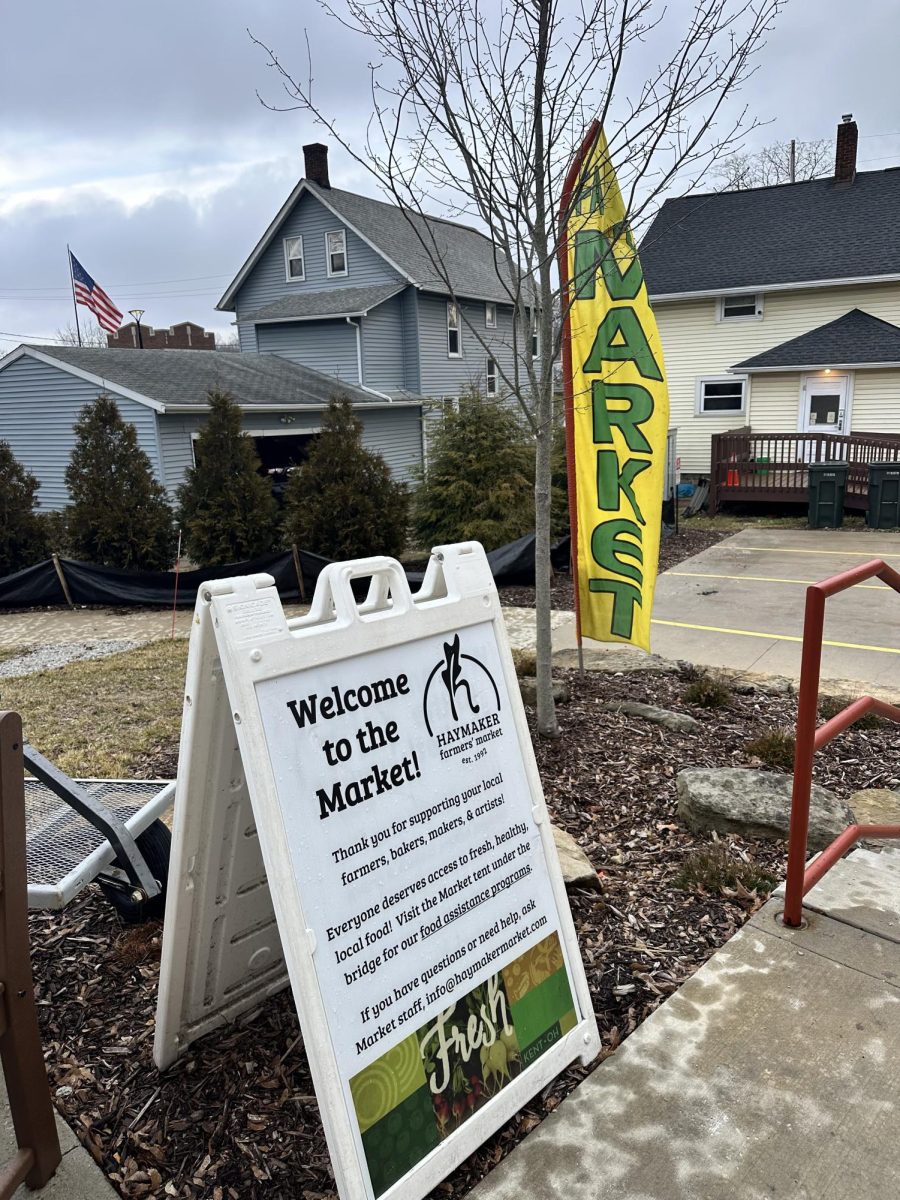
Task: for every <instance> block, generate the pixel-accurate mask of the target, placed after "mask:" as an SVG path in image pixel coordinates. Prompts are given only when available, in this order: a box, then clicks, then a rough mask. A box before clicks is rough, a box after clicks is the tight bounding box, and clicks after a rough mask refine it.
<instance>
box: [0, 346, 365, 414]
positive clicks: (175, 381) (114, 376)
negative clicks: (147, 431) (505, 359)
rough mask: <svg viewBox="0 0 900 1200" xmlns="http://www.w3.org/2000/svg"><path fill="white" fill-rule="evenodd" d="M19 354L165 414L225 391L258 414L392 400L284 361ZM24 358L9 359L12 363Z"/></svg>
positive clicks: (157, 353)
mask: <svg viewBox="0 0 900 1200" xmlns="http://www.w3.org/2000/svg"><path fill="white" fill-rule="evenodd" d="M19 351H20V352H21V353H23V354H30V355H31V356H32V357H34V358H39V359H41V360H42V361H44V362H50V363H53V364H55V365H58V366H59V367H61V368H62V370H64V371H68V372H70V373H71V374H73V375H78V376H79V377H81V378H82V379H88V380H90V381H91V382H92V383H96V384H97V386H98V387H100V388H103V387H108V388H109V389H110V390H111V391H114V392H118V393H119V394H120V395H124V396H127V397H129V398H130V399H133V400H137V401H139V402H141V403H144V404H148V405H149V406H150V407H151V408H155V409H157V410H158V411H160V412H178V411H179V410H180V409H185V408H190V409H197V408H202V407H203V405H205V404H206V403H207V395H208V393H209V392H210V391H213V390H215V389H217V388H218V389H220V390H222V391H227V392H230V393H231V395H232V396H234V398H235V400H236V401H237V402H238V404H240V406H241V407H242V408H250V409H253V408H263V407H265V408H273V409H282V408H296V407H311V408H322V407H324V406H325V405H327V404H328V402H329V401H330V400H331V397H332V396H333V395H335V393H338V392H340V393H346V394H347V395H348V396H349V397H350V399H351V400H352V401H353V402H354V404H377V403H378V402H379V401H383V400H384V397H383V396H379V395H378V394H377V393H374V392H370V391H366V390H365V389H364V388H360V387H359V386H357V385H356V384H353V383H349V382H345V381H344V380H341V379H335V378H334V376H332V375H325V374H323V373H322V372H321V371H314V370H313V369H312V368H311V367H305V366H302V365H301V364H300V363H296V362H292V361H290V360H289V359H286V358H281V357H280V356H279V355H277V354H234V353H228V352H223V351H220V350H102V349H93V348H88V347H80V346H22V347H20V348H19ZM18 353H19V352H16V351H14V352H13V354H12V355H9V356H7V357H8V359H9V360H12V358H13V357H14V356H15V357H18ZM0 365H2V364H0Z"/></svg>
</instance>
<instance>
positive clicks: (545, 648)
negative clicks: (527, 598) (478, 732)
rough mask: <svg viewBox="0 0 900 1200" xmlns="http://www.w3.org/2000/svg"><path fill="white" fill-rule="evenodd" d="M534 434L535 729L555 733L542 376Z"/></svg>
mask: <svg viewBox="0 0 900 1200" xmlns="http://www.w3.org/2000/svg"><path fill="white" fill-rule="evenodd" d="M537 418H538V436H537V444H536V447H535V470H534V530H535V542H534V591H535V597H534V616H535V626H536V651H537V653H536V658H537V722H538V733H539V734H542V735H543V736H544V737H557V736H558V735H559V725H558V723H557V720H556V704H555V703H554V700H553V645H552V641H551V630H550V613H551V599H550V503H551V491H550V484H551V467H552V452H553V391H552V385H549V386H548V384H547V383H545V382H544V381H543V380H542V382H541V386H540V388H539V389H538V403H537Z"/></svg>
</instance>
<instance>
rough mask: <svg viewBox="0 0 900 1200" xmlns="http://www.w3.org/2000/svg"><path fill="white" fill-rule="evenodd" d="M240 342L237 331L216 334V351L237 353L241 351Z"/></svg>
mask: <svg viewBox="0 0 900 1200" xmlns="http://www.w3.org/2000/svg"><path fill="white" fill-rule="evenodd" d="M240 348H241V346H240V341H239V340H238V335H237V330H236V329H233V330H230V331H229V332H228V333H217V334H216V349H217V350H223V351H228V352H230V353H235V352H237V351H238V350H240Z"/></svg>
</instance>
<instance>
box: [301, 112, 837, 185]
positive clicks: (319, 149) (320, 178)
mask: <svg viewBox="0 0 900 1200" xmlns="http://www.w3.org/2000/svg"><path fill="white" fill-rule="evenodd" d="M853 128H854V129H856V126H855V125H854V126H853ZM855 145H856V143H855V142H854V146H855ZM303 169H304V174H305V175H306V178H307V179H309V180H311V181H312V182H313V183H317V184H318V185H319V187H320V188H329V187H331V184H330V183H329V182H328V147H327V146H323V145H322V143H321V142H313V143H312V144H311V145H309V146H304V147H303Z"/></svg>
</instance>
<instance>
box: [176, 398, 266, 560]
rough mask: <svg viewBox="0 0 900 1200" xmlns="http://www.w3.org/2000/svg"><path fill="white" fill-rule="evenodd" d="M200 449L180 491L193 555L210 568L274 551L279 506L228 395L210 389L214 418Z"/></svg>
mask: <svg viewBox="0 0 900 1200" xmlns="http://www.w3.org/2000/svg"><path fill="white" fill-rule="evenodd" d="M194 449H195V457H196V465H195V466H193V467H190V468H189V469H188V472H187V475H186V476H185V480H184V483H183V484H182V485H181V487H180V488H179V489H178V521H179V524H180V525H181V530H182V535H183V538H184V545H185V549H186V550H187V553H188V554H189V555H190V556H191V558H192V559H193V560H194V561H195V562H196V563H197V564H198V565H201V566H204V567H215V566H220V565H221V564H223V563H233V562H241V561H243V560H244V559H247V558H257V557H258V556H259V555H261V554H268V553H270V552H271V551H272V550H273V548H275V546H276V543H277V542H278V506H277V504H276V502H275V499H274V497H273V496H272V488H271V486H270V485H269V481H268V479H267V478H266V476H265V475H261V474H260V473H259V467H260V462H259V456H258V455H257V453H256V448H255V446H254V445H253V439H252V438H250V437H249V436H248V435H247V434H246V433H244V431H243V429H242V426H241V410H240V408H239V407H238V405H237V404H235V402H234V400H232V398H231V397H230V396H229V395H227V393H224V392H210V393H209V420H208V421H207V422H206V424H205V425H204V426H203V429H202V430H201V432H200V436H199V437H198V438H197V441H196V442H195V444H194Z"/></svg>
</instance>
